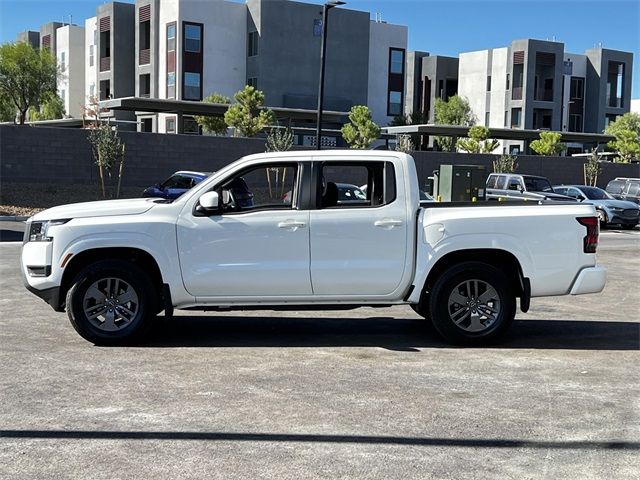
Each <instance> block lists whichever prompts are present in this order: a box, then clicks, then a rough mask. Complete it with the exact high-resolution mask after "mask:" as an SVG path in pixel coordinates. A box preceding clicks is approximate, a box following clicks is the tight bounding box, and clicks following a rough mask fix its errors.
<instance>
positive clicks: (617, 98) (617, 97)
mask: <svg viewBox="0 0 640 480" xmlns="http://www.w3.org/2000/svg"><path fill="white" fill-rule="evenodd" d="M623 81H624V63H621V62H609V65H608V69H607V106H609V107H614V108H622V106H623V105H622V98H623V95H622V90H623Z"/></svg>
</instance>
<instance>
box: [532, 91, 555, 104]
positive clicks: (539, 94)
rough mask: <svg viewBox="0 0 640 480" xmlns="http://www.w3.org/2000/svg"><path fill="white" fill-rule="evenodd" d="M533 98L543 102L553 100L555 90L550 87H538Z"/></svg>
mask: <svg viewBox="0 0 640 480" xmlns="http://www.w3.org/2000/svg"><path fill="white" fill-rule="evenodd" d="M533 99H534V100H539V101H542V102H553V90H552V89H549V88H538V89H536V91H535V95H534V97H533Z"/></svg>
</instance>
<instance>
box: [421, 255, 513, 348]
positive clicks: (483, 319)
mask: <svg viewBox="0 0 640 480" xmlns="http://www.w3.org/2000/svg"><path fill="white" fill-rule="evenodd" d="M429 314H430V317H431V319H432V322H433V325H434V327H435V328H436V330H437V331H438V332H439V333H440V335H442V336H443V337H444V338H445V339H446V340H447V341H449V342H451V343H455V344H461V345H481V344H487V343H490V342H492V341H495V340H497V339H498V338H499V337H501V336H502V335H503V334H504V333H505V332H506V331H507V329H508V328H509V326H510V325H511V323H512V322H513V319H514V317H515V314H516V298H515V294H514V292H513V291H512V289H511V288H510V287H509V282H508V280H507V277H506V276H505V274H504V273H503V272H502V271H501V270H499V269H497V268H495V267H494V266H492V265H489V264H485V263H481V262H465V263H460V264H458V265H456V266H454V267H451V268H450V269H448V270H447V271H445V272H444V273H443V274H442V276H441V277H440V278H438V280H437V281H436V282H435V284H434V285H433V288H432V289H431V292H430V302H429Z"/></svg>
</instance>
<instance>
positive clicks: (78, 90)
mask: <svg viewBox="0 0 640 480" xmlns="http://www.w3.org/2000/svg"><path fill="white" fill-rule="evenodd" d="M55 34H56V52H57V53H56V58H57V61H58V68H59V69H60V75H59V76H58V95H59V97H60V98H61V99H62V102H63V103H64V111H65V113H66V115H68V116H71V117H75V118H79V117H81V116H82V112H83V106H84V105H85V103H86V99H85V88H84V85H85V73H84V69H85V60H84V58H85V52H84V49H85V32H84V28H83V27H79V26H77V25H65V26H63V27H60V28H58V29H57V30H56V32H55Z"/></svg>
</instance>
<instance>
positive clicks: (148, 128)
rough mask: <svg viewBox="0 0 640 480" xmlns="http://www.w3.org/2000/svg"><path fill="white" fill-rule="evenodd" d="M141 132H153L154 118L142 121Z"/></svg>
mask: <svg viewBox="0 0 640 480" xmlns="http://www.w3.org/2000/svg"><path fill="white" fill-rule="evenodd" d="M140 131H141V132H153V118H142V119H140Z"/></svg>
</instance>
